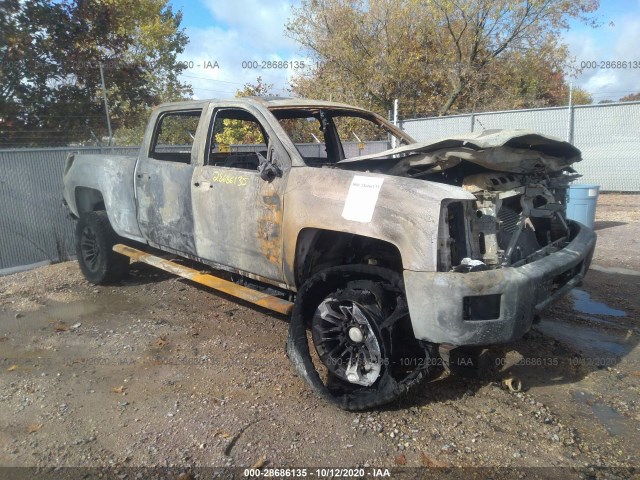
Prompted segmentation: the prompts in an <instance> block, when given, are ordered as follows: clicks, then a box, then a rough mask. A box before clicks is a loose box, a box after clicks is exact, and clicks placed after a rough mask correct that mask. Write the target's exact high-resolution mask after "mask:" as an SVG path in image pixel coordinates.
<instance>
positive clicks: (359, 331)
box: [287, 265, 433, 410]
mask: <svg viewBox="0 0 640 480" xmlns="http://www.w3.org/2000/svg"><path fill="white" fill-rule="evenodd" d="M308 326H310V327H311V335H310V337H311V338H310V339H309V338H308V337H307V327H308ZM310 344H311V345H312V349H313V350H312V349H311V348H310ZM287 354H288V356H289V359H290V360H291V361H292V362H293V364H294V366H295V367H296V370H297V371H298V373H299V374H300V375H301V376H302V377H303V378H304V379H305V380H306V381H307V382H308V383H309V384H310V386H311V387H312V388H313V389H314V390H315V391H316V393H318V394H319V395H320V396H322V397H323V398H325V399H327V400H329V401H330V402H332V403H334V404H336V405H338V406H339V407H340V408H343V409H345V410H364V409H368V408H374V407H378V406H381V405H384V404H387V403H389V402H392V401H394V400H396V399H397V398H399V397H400V396H401V395H403V394H404V393H406V392H407V390H408V389H409V388H410V387H412V386H413V385H415V384H417V383H419V382H420V381H421V380H423V379H424V378H426V376H427V373H428V367H429V365H430V364H431V363H432V362H430V359H431V358H432V354H433V349H432V348H431V346H428V345H424V344H420V343H419V342H418V341H417V340H416V339H415V337H414V336H413V330H412V328H411V323H410V319H409V311H408V307H407V304H406V300H405V295H404V285H403V283H402V277H401V276H400V275H399V274H398V273H396V272H394V271H392V270H388V269H385V268H380V267H372V266H366V265H347V266H341V267H334V268H329V269H326V270H323V271H321V272H320V273H318V274H316V275H314V276H312V277H311V278H310V279H309V280H307V281H306V282H305V283H304V285H303V286H302V287H301V289H300V290H299V291H298V294H297V297H296V301H295V304H294V308H293V312H292V316H291V323H290V326H289V338H288V341H287ZM313 357H315V358H316V360H315V362H314V360H313Z"/></svg>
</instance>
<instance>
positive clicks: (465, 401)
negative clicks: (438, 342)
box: [0, 194, 640, 478]
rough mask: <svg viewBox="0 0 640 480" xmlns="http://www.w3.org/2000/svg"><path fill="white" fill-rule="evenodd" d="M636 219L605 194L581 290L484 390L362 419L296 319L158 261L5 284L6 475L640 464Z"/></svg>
mask: <svg viewBox="0 0 640 480" xmlns="http://www.w3.org/2000/svg"><path fill="white" fill-rule="evenodd" d="M639 212H640V196H637V195H613V194H610V195H601V196H600V199H599V204H598V211H597V223H596V227H595V228H596V230H597V233H598V237H599V240H598V246H597V250H596V254H595V257H594V260H593V269H592V270H591V271H590V272H589V274H588V276H587V277H586V279H585V281H584V284H583V285H582V287H581V288H580V289H579V290H575V291H574V292H572V294H571V295H569V296H567V297H566V298H564V299H562V300H561V301H560V302H558V303H557V304H555V305H554V306H553V307H551V308H549V309H548V310H547V311H545V312H544V314H543V315H542V322H541V323H540V324H538V325H536V326H534V328H533V329H532V331H531V332H530V333H528V334H527V336H526V338H524V339H523V340H521V341H519V342H517V343H515V344H513V345H508V346H503V347H496V348H493V349H492V350H491V355H492V358H495V359H496V360H492V362H493V365H490V366H491V368H490V369H489V370H487V371H486V372H484V373H483V375H481V376H480V377H479V378H474V377H467V376H462V375H453V374H447V373H442V374H440V375H439V376H438V377H437V378H432V379H431V380H430V381H429V382H427V383H424V384H423V385H421V386H420V387H418V388H416V389H415V390H414V391H412V392H411V393H410V395H408V396H407V397H405V398H403V399H402V400H401V401H400V402H399V403H397V404H393V405H391V406H388V407H386V408H383V409H378V410H374V411H368V412H363V413H348V412H344V411H341V410H338V409H336V408H335V407H333V406H331V405H329V404H327V403H326V402H324V401H322V400H319V399H318V398H316V397H315V396H314V395H313V394H312V393H311V391H310V389H309V388H308V387H307V386H306V384H305V383H304V382H303V380H302V379H300V378H299V377H297V376H296V374H295V373H294V371H293V368H292V366H291V365H290V363H289V361H288V359H287V358H286V356H285V353H284V344H285V340H286V336H287V328H288V322H287V318H285V317H282V316H278V315H275V314H272V313H270V312H267V311H263V310H260V309H257V308H253V307H251V306H248V305H246V304H242V303H238V302H236V301H233V300H230V299H229V298H226V297H224V296H221V295H218V294H216V293H215V292H212V291H209V290H206V289H205V288H200V287H198V286H195V285H193V284H191V283H189V282H187V281H184V280H181V279H177V278H175V277H172V276H170V275H168V274H164V273H162V272H158V271H155V270H153V269H151V267H146V266H144V265H135V266H134V268H133V271H132V275H131V276H130V278H128V279H127V280H126V281H124V282H122V284H120V285H117V286H109V287H94V286H91V285H89V284H88V283H87V282H86V281H85V280H84V279H83V278H82V276H81V274H80V272H79V269H78V267H77V264H76V263H75V262H67V263H63V264H58V265H51V266H48V267H44V268H39V269H37V270H32V271H29V272H23V273H18V274H14V275H10V276H5V277H1V278H0V466H4V467H6V466H43V467H45V466H46V467H53V466H85V467H93V466H105V467H109V466H116V467H120V466H180V467H181V468H183V467H184V468H186V467H199V466H234V467H249V466H254V465H265V466H269V467H300V466H304V467H316V466H318V467H319V466H322V467H358V466H362V467H374V466H375V467H399V468H400V467H401V468H407V467H412V466H414V467H415V466H428V467H449V466H494V467H495V466H511V467H535V466H553V467H575V468H584V467H589V468H591V467H603V466H606V467H627V468H629V467H635V468H637V467H640V462H639V460H638V452H640V408H639V407H640V405H639V402H640V396H639V390H640V349H639V348H638V339H639V338H640V296H639V295H638V293H639V292H640V245H639V241H638V239H639V238H640V213H639ZM492 362H490V363H492ZM511 375H517V376H518V377H519V378H521V379H522V382H523V386H524V389H523V390H524V391H523V392H520V393H511V392H509V391H508V390H506V389H504V388H503V387H502V385H501V381H502V379H504V378H507V377H509V376H511ZM596 471H597V470H596ZM567 472H570V470H567ZM629 472H633V470H627V473H626V474H624V475H622V478H629V477H628V475H632V474H633V473H629ZM636 474H637V470H636ZM563 476H565V475H564V474H563ZM567 476H569V475H567ZM120 478H125V477H120ZM133 478H135V477H133Z"/></svg>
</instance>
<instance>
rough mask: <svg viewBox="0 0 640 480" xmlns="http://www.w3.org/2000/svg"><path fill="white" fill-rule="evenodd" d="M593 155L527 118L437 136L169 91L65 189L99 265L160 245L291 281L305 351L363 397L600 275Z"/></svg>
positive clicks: (319, 383)
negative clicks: (145, 119) (577, 207)
mask: <svg viewBox="0 0 640 480" xmlns="http://www.w3.org/2000/svg"><path fill="white" fill-rule="evenodd" d="M578 161H580V151H579V150H578V149H576V148H575V147H573V146H572V145H570V144H569V143H566V142H563V141H561V140H557V139H554V138H549V137H546V136H543V135H540V134H536V133H531V132H526V131H521V130H512V131H509V130H487V131H483V132H477V133H473V134H469V135H466V136H453V137H450V138H444V139H442V140H438V141H432V142H427V143H419V142H416V141H415V140H413V139H412V138H411V137H409V136H408V135H407V134H406V133H404V132H402V131H401V130H399V129H397V128H396V127H395V126H393V125H392V124H390V123H388V122H387V121H386V120H384V119H383V118H381V117H380V116H378V115H376V114H374V113H371V112H368V111H366V110H362V109H359V108H355V107H351V106H348V105H343V104H339V103H330V102H322V101H315V100H302V99H283V98H248V99H238V100H224V101H218V100H211V101H191V102H181V103H173V104H167V105H163V106H160V107H158V108H157V109H155V110H154V112H153V114H152V116H151V118H150V120H149V124H148V126H147V130H146V134H145V137H144V141H143V144H142V147H141V149H140V152H139V154H138V155H137V156H132V157H126V156H115V155H72V156H70V157H69V159H68V160H67V164H66V167H65V172H64V198H65V201H66V203H67V205H68V207H69V209H70V211H71V213H72V215H73V216H74V217H76V218H77V219H78V222H77V253H78V261H79V264H80V268H81V269H82V272H83V274H84V275H85V277H86V278H87V279H88V280H89V281H90V282H92V283H95V284H101V283H107V282H114V281H117V280H118V279H119V278H120V277H121V276H123V275H124V274H126V272H127V269H128V267H129V258H128V257H126V256H123V255H121V254H120V253H118V252H121V253H123V252H124V253H126V252H131V251H139V250H137V249H142V250H144V249H145V248H149V247H152V248H154V249H159V250H162V251H164V252H168V253H170V254H174V255H178V256H181V257H186V258H189V259H192V260H195V261H197V262H200V263H201V264H205V265H207V266H210V267H213V268H215V269H217V270H223V271H227V272H232V273H233V274H234V275H235V276H236V278H241V279H243V280H246V281H250V282H251V283H252V285H254V287H255V288H260V287H262V288H263V289H269V290H270V291H271V292H276V293H278V292H280V294H281V295H280V298H279V299H278V300H277V302H278V303H277V304H278V305H282V304H283V303H284V304H286V305H289V306H290V307H291V308H287V309H285V310H280V311H284V312H285V313H288V312H291V320H290V327H289V338H288V341H287V354H288V356H289V358H290V360H291V361H292V363H293V364H294V366H295V368H296V370H297V371H298V373H299V374H300V375H301V376H302V377H304V379H305V380H306V381H307V382H308V383H309V384H310V386H311V387H312V388H313V389H314V390H315V391H316V392H317V393H318V394H320V395H321V396H322V397H324V398H326V399H328V400H330V401H331V402H334V403H335V404H337V405H339V406H340V407H342V408H346V409H350V410H357V409H363V408H370V407H374V406H378V405H382V404H384V403H387V402H389V401H392V400H393V399H395V398H397V397H398V396H400V395H401V394H403V393H404V392H405V391H406V390H407V389H408V388H410V387H411V386H412V385H415V384H416V383H418V382H419V381H420V380H421V379H423V378H425V377H426V375H427V374H428V372H429V369H430V367H431V366H433V365H435V364H437V363H438V362H437V360H438V358H439V355H440V353H439V352H441V351H442V349H443V348H450V347H452V346H484V345H491V344H497V343H505V342H510V341H513V340H516V339H518V338H520V337H521V336H522V335H523V334H524V333H526V332H527V331H528V330H529V329H530V327H531V325H532V322H533V320H534V317H535V316H536V314H537V313H538V312H539V311H540V310H542V309H543V308H545V307H546V306H547V305H549V304H550V303H551V302H552V301H554V300H555V299H557V298H559V297H560V296H562V295H564V294H565V293H567V292H568V291H569V290H570V289H571V288H572V287H574V286H575V285H577V284H578V283H579V282H580V281H581V279H582V278H583V276H584V274H585V272H586V271H587V269H588V267H589V263H590V261H591V257H592V254H593V250H594V248H595V240H596V239H595V234H594V233H593V231H592V230H590V229H589V228H587V227H585V226H584V225H581V224H580V223H577V222H574V221H571V220H568V219H567V218H566V216H565V206H566V191H567V185H568V183H569V182H570V181H572V180H573V179H575V178H576V177H577V176H578V175H577V174H576V172H575V171H574V170H573V168H572V165H573V164H574V163H575V162H578ZM122 244H128V245H129V246H130V247H131V246H135V247H136V249H135V250H134V249H133V248H130V247H123V245H122ZM126 248H128V250H127V249H126ZM114 249H115V251H114ZM129 256H133V257H134V258H136V257H135V256H134V255H129ZM154 258H156V259H157V257H154ZM152 263H153V262H152ZM156 263H157V264H160V260H159V259H158V260H157V261H156ZM169 270H170V271H173V270H172V269H171V268H169ZM174 270H175V271H178V268H177V267H175V269H174ZM196 277H198V275H194V276H191V277H188V278H192V279H196ZM227 291H231V290H227ZM261 295H262V296H261ZM270 295H271V297H269V298H275V297H277V295H276V296H275V297H274V294H273V293H271V294H270ZM266 296H267V295H266V294H260V293H258V292H256V294H255V295H254V296H251V295H249V296H245V297H243V298H245V299H247V298H248V299H249V301H254V303H258V304H259V305H263V306H267V307H269V305H271V304H270V303H269V302H263V301H262V300H261V301H257V300H256V299H257V298H260V299H264V298H265V297H266ZM261 302H262V303H261ZM291 302H293V303H291Z"/></svg>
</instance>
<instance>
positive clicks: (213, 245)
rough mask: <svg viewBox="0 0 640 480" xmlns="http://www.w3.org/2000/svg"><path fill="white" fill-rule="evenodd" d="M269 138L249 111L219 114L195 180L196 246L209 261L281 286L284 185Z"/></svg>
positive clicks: (196, 171) (242, 110)
mask: <svg viewBox="0 0 640 480" xmlns="http://www.w3.org/2000/svg"><path fill="white" fill-rule="evenodd" d="M269 133H270V129H269V128H268V125H264V124H262V123H261V122H260V121H259V120H258V119H257V118H256V116H255V115H253V114H252V113H251V112H249V111H248V110H245V109H242V108H220V109H217V110H216V111H215V113H214V116H213V118H212V124H211V128H210V132H209V138H208V147H207V153H206V156H207V158H206V162H205V163H206V166H204V167H199V168H196V170H195V173H194V177H193V189H192V203H193V211H194V219H195V242H196V247H197V252H198V256H199V257H201V258H203V259H205V260H209V261H212V262H215V263H218V264H222V265H226V266H231V267H233V268H235V269H238V270H241V271H244V272H248V273H252V274H255V275H258V276H260V277H264V278H267V279H270V280H276V281H281V280H282V277H283V274H282V218H283V213H282V210H283V201H282V192H283V191H284V188H283V185H284V181H283V178H282V170H281V168H280V166H279V165H276V164H275V156H276V155H275V154H274V152H275V150H276V149H275V143H276V142H275V141H273V142H270V136H269ZM265 166H269V167H273V168H272V171H273V172H274V174H273V175H272V176H265V175H261V174H260V171H261V170H262V171H264V170H265ZM275 172H278V173H275Z"/></svg>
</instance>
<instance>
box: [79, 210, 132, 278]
mask: <svg viewBox="0 0 640 480" xmlns="http://www.w3.org/2000/svg"><path fill="white" fill-rule="evenodd" d="M118 242H119V237H118V235H117V234H116V232H114V230H113V228H112V227H111V224H110V223H109V217H108V216H107V212H105V211H103V210H101V211H97V212H87V213H83V214H82V215H80V218H79V219H78V223H77V225H76V253H77V256H78V264H79V265H80V270H81V271H82V274H83V275H84V277H85V278H86V279H87V280H88V281H89V282H90V283H93V284H94V285H104V284H108V283H114V282H117V281H118V280H120V279H122V278H123V277H124V276H126V274H127V272H128V271H129V258H128V257H125V256H124V255H120V254H119V253H116V252H114V251H113V246H114V245H115V244H116V243H118Z"/></svg>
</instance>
